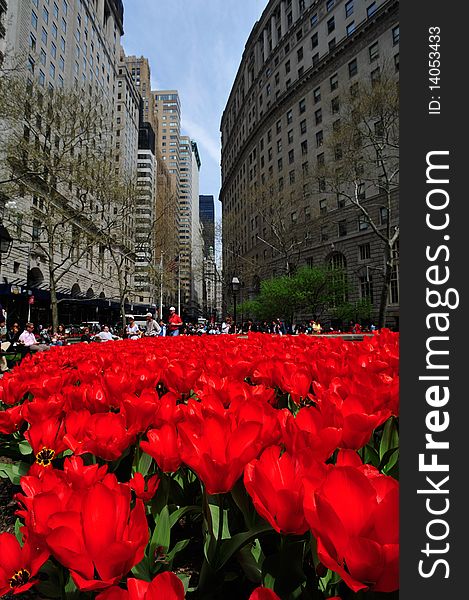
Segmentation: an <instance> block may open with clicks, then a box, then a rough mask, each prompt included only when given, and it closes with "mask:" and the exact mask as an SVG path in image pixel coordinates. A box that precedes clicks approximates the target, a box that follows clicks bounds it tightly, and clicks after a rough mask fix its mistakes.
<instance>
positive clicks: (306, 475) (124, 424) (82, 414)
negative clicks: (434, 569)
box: [0, 330, 399, 600]
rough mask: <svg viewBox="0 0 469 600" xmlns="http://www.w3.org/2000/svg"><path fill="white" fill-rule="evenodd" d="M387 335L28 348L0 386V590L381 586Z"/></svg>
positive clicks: (168, 594) (389, 506)
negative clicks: (8, 516)
mask: <svg viewBox="0 0 469 600" xmlns="http://www.w3.org/2000/svg"><path fill="white" fill-rule="evenodd" d="M398 343H399V339H398V336H397V334H393V333H391V332H389V331H387V330H382V331H381V332H380V333H377V334H375V335H374V336H373V337H371V338H367V339H365V340H364V341H362V342H348V341H344V340H342V339H340V338H321V337H306V336H297V337H289V336H284V337H274V336H268V335H262V334H253V335H250V336H249V338H247V339H238V338H236V337H234V336H233V337H232V336H213V337H211V336H206V337H202V338H183V337H180V338H156V339H144V340H138V341H133V340H128V341H122V342H115V343H112V344H111V343H108V344H96V345H86V344H79V345H74V346H71V347H64V348H60V347H58V348H53V349H51V350H50V351H49V352H46V353H40V354H36V355H35V356H33V357H28V358H26V359H25V360H24V361H23V362H22V363H21V365H20V366H18V367H17V368H15V369H14V370H13V371H12V372H11V373H7V374H5V376H4V377H3V379H2V380H1V381H0V434H1V435H0V456H3V457H8V458H9V460H7V461H4V462H1V460H2V459H0V476H2V477H8V478H9V479H10V480H11V482H12V483H13V484H15V485H16V486H18V487H17V493H16V495H15V499H16V501H17V504H18V510H17V516H18V519H17V521H16V527H15V533H9V532H5V533H0V596H1V595H3V594H7V593H10V592H13V593H14V594H21V593H23V592H25V591H26V590H30V588H33V586H34V588H33V589H34V594H36V595H34V596H33V597H36V598H37V597H42V598H67V599H69V600H72V599H79V598H97V599H98V600H124V599H129V600H136V599H146V600H152V599H155V600H156V599H158V600H173V599H175V600H179V599H182V598H184V597H186V598H189V599H191V598H192V599H204V600H209V599H212V598H213V599H216V598H223V599H224V600H228V599H230V598H233V599H238V600H248V598H250V599H251V600H274V599H278V598H280V599H281V600H294V599H304V600H307V599H311V600H312V599H316V598H317V599H325V598H341V599H342V600H346V599H347V598H358V597H366V598H370V599H371V598H377V597H386V598H392V597H397V595H396V594H397V592H396V591H397V588H398V493H399V484H398V452H399V451H398V445H399V444H398V441H399V438H398V420H397V418H398V386H399V378H398V358H399V357H398ZM11 459H13V460H11ZM15 534H16V535H15ZM29 593H31V590H30V592H29Z"/></svg>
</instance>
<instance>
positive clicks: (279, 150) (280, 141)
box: [277, 140, 282, 154]
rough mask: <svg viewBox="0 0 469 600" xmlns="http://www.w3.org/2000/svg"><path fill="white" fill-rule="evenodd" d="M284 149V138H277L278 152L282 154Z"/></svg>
mask: <svg viewBox="0 0 469 600" xmlns="http://www.w3.org/2000/svg"><path fill="white" fill-rule="evenodd" d="M281 151H282V140H277V152H278V153H279V154H280V152H281Z"/></svg>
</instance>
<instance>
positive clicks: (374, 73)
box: [370, 67, 381, 86]
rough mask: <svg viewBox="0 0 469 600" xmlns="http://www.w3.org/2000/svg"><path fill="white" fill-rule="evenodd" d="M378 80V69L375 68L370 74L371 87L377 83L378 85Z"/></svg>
mask: <svg viewBox="0 0 469 600" xmlns="http://www.w3.org/2000/svg"><path fill="white" fill-rule="evenodd" d="M380 78H381V71H380V68H379V67H376V69H374V70H373V71H371V73H370V79H371V85H372V86H375V85H376V84H377V83H379V80H380Z"/></svg>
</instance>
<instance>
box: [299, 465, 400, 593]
mask: <svg viewBox="0 0 469 600" xmlns="http://www.w3.org/2000/svg"><path fill="white" fill-rule="evenodd" d="M367 473H368V468H367V467H366V466H363V467H358V468H357V467H352V466H343V467H341V466H339V467H337V466H336V467H334V468H332V469H331V470H330V471H329V473H328V474H327V475H326V477H325V479H324V481H323V482H322V483H321V484H320V485H319V486H318V487H314V488H313V487H312V486H311V485H310V484H309V482H308V481H307V480H305V482H304V485H305V501H304V509H305V516H306V519H307V521H308V523H309V525H310V527H311V529H312V531H313V534H314V535H315V537H316V538H317V541H318V557H319V559H320V560H321V562H322V563H323V564H324V565H325V566H326V567H327V568H329V569H332V570H333V571H335V572H336V573H338V574H339V575H340V576H341V577H342V579H343V580H344V581H345V583H346V584H347V585H348V586H349V587H350V588H351V589H352V590H353V591H354V592H357V591H359V590H361V589H367V588H369V589H372V590H374V591H378V592H392V591H395V590H397V589H398V587H399V576H398V538H399V521H398V516H397V511H398V506H399V502H398V495H399V484H398V482H397V481H396V480H394V479H392V478H391V477H387V476H386V475H381V474H379V473H377V471H376V469H372V470H371V472H370V475H371V476H369V477H367ZM383 478H384V480H383Z"/></svg>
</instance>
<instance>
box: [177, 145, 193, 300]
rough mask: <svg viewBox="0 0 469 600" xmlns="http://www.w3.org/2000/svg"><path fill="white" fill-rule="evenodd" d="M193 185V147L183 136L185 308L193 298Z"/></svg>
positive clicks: (181, 235) (181, 257)
mask: <svg viewBox="0 0 469 600" xmlns="http://www.w3.org/2000/svg"><path fill="white" fill-rule="evenodd" d="M194 158H195V157H194ZM192 184H193V182H192V145H191V140H190V138H189V137H187V136H184V135H183V136H181V137H180V141H179V277H180V281H181V293H182V295H181V301H182V303H183V304H184V305H185V306H187V305H188V303H189V300H190V297H191V254H192Z"/></svg>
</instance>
